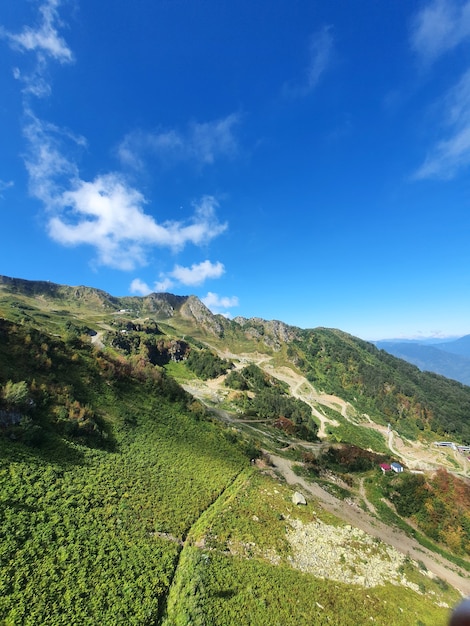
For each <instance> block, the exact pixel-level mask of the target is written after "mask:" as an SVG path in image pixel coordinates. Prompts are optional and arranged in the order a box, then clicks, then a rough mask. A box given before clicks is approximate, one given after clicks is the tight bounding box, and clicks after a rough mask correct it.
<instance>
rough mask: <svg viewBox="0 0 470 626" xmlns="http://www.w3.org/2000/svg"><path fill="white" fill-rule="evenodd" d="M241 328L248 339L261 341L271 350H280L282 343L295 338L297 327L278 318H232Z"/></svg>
mask: <svg viewBox="0 0 470 626" xmlns="http://www.w3.org/2000/svg"><path fill="white" fill-rule="evenodd" d="M233 321H234V322H235V323H237V324H239V326H241V327H242V328H243V331H244V333H245V335H246V337H247V338H248V339H255V340H257V341H262V342H263V343H265V344H266V345H267V346H268V347H270V348H272V349H273V350H280V349H281V346H282V344H284V343H289V342H290V341H292V340H293V339H295V337H296V335H297V329H296V328H295V326H289V325H288V324H284V322H280V321H278V320H270V321H267V320H263V319H261V318H260V317H250V318H249V319H247V318H245V317H236V318H235V319H234V320H233Z"/></svg>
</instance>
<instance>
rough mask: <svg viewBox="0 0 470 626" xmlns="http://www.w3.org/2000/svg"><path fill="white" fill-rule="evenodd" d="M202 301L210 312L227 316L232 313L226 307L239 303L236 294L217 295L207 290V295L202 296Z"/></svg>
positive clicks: (235, 305) (229, 307)
mask: <svg viewBox="0 0 470 626" xmlns="http://www.w3.org/2000/svg"><path fill="white" fill-rule="evenodd" d="M202 302H203V303H204V304H205V305H206V307H207V308H208V309H210V310H211V311H212V313H218V314H219V315H223V316H224V317H228V318H230V317H231V316H232V315H231V313H230V312H229V311H227V310H226V309H231V308H233V307H237V306H238V304H239V301H238V298H237V296H219V295H218V294H216V293H213V292H212V291H209V292H208V293H207V296H205V297H204V298H202Z"/></svg>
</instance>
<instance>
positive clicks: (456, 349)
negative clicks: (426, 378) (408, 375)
mask: <svg viewBox="0 0 470 626" xmlns="http://www.w3.org/2000/svg"><path fill="white" fill-rule="evenodd" d="M428 342H429V340H428V339H427V340H423V341H421V340H416V341H410V340H408V341H403V340H392V339H388V340H384V341H375V342H374V344H375V345H376V346H377V348H380V349H382V350H385V351H386V352H388V353H389V354H393V356H396V357H398V358H400V359H404V360H405V361H408V362H409V363H412V364H413V365H416V366H417V367H419V369H420V370H422V371H427V372H434V373H436V374H441V375H442V376H445V377H446V378H452V379H454V380H457V381H459V382H461V383H463V384H464V385H470V335H465V336H463V337H460V338H459V339H455V340H452V341H444V342H442V341H441V342H439V343H437V342H436V343H428Z"/></svg>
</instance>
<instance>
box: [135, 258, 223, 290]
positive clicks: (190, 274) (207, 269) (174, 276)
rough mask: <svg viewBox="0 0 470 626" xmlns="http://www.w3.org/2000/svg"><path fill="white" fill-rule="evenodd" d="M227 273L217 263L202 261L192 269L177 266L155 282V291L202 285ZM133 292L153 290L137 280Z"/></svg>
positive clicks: (192, 266) (161, 275) (163, 273)
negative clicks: (178, 286)
mask: <svg viewBox="0 0 470 626" xmlns="http://www.w3.org/2000/svg"><path fill="white" fill-rule="evenodd" d="M224 273H225V267H224V265H223V263H220V261H217V262H216V263H212V262H211V261H208V260H206V261H202V262H201V263H193V264H192V265H191V266H190V267H184V266H183V265H175V266H174V268H173V270H171V271H170V272H166V273H165V272H162V273H161V274H160V277H159V280H157V281H155V283H154V285H153V290H154V291H157V292H161V291H168V290H169V289H172V288H173V287H174V286H175V285H177V284H179V285H185V286H187V287H189V286H191V287H193V286H196V285H202V284H203V283H204V282H205V281H206V280H208V279H215V278H220V277H221V276H222V275H223V274H224ZM131 291H132V292H133V293H144V292H145V293H150V291H151V288H150V287H149V286H148V285H147V284H146V283H144V282H143V281H141V280H140V279H139V278H136V279H135V280H134V281H132V283H131Z"/></svg>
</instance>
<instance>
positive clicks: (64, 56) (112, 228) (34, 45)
mask: <svg viewBox="0 0 470 626" xmlns="http://www.w3.org/2000/svg"><path fill="white" fill-rule="evenodd" d="M60 4H61V0H44V1H43V2H42V4H41V5H40V7H39V11H40V15H41V20H40V23H39V25H38V26H37V27H35V28H32V27H25V28H24V29H23V31H22V32H21V33H19V34H12V33H9V32H6V31H2V32H1V33H0V36H3V37H4V38H6V39H7V40H8V41H9V42H10V44H11V45H12V46H13V47H15V48H16V49H18V50H19V51H21V52H32V53H34V54H35V55H36V69H35V70H34V72H33V74H32V75H29V76H25V77H23V76H22V74H21V71H20V69H18V68H16V69H15V70H14V74H15V76H17V77H18V78H20V79H21V80H23V81H24V83H25V85H26V87H25V89H24V100H23V104H24V114H25V119H26V123H25V126H24V129H23V132H24V135H25V137H26V140H27V142H28V151H27V154H26V157H25V165H26V168H27V170H28V173H29V179H30V191H31V193H32V195H34V196H35V197H36V198H38V199H39V200H41V201H42V202H43V203H44V206H45V208H46V210H47V213H48V222H47V223H48V233H49V235H50V237H51V238H52V239H54V240H55V241H57V242H59V243H61V244H62V245H67V246H77V245H89V246H92V247H93V248H94V249H95V251H96V254H97V261H98V263H99V264H102V265H107V266H109V267H114V268H118V269H122V270H130V269H133V268H135V267H136V266H139V265H145V264H146V263H147V256H148V253H149V250H151V249H152V248H154V247H166V248H170V249H171V250H173V251H178V250H181V249H183V248H184V247H185V246H186V245H187V244H193V245H196V246H199V245H204V244H207V243H208V242H209V241H211V239H213V238H214V237H217V236H218V235H220V234H221V233H222V232H224V230H225V229H226V227H227V226H226V224H224V223H221V222H219V220H218V219H217V217H216V209H217V207H218V202H217V200H216V199H215V198H214V197H213V196H209V195H207V196H203V197H202V198H201V199H200V200H199V201H198V202H197V203H194V204H193V209H194V210H193V214H192V216H191V217H190V218H189V219H187V220H186V221H184V222H183V221H176V220H165V221H162V222H160V223H159V222H157V221H156V219H155V218H154V217H153V216H152V215H149V214H148V213H146V212H145V210H144V209H145V207H146V206H147V204H148V203H147V200H146V199H145V197H144V196H143V194H142V193H141V192H140V191H139V190H138V189H136V188H134V187H133V186H131V185H130V184H129V183H128V181H127V179H126V177H125V176H124V175H122V174H120V173H118V172H109V173H107V174H102V175H99V176H96V177H95V178H94V179H93V180H83V179H82V178H81V177H80V173H79V170H78V167H77V165H76V159H77V154H76V152H77V151H80V150H81V149H82V148H83V146H85V145H86V141H85V139H84V138H83V137H80V136H76V135H74V134H73V133H72V132H70V131H68V130H66V129H62V128H59V127H57V126H55V125H53V124H50V123H47V122H44V121H41V120H39V119H38V118H37V117H36V116H35V115H34V113H33V111H32V108H31V106H30V103H29V98H27V96H29V95H31V93H33V94H35V95H45V94H46V93H49V91H50V89H49V85H48V82H47V78H46V75H47V66H48V62H49V61H50V60H54V61H59V62H60V63H67V62H71V61H72V60H73V55H72V52H71V51H70V49H69V48H68V46H67V44H66V42H65V41H64V39H63V38H62V37H61V36H60V35H59V33H58V30H57V27H58V26H62V23H61V22H60V19H59V16H58V11H57V9H58V7H59V6H60ZM235 123H236V116H232V117H231V116H229V117H228V118H225V119H224V120H218V121H216V122H212V123H209V124H206V125H204V124H202V125H201V124H195V125H193V127H192V128H191V132H190V134H189V138H190V141H189V146H188V145H187V146H185V147H184V150H186V151H187V150H192V151H193V153H194V154H195V155H196V156H197V158H199V159H202V160H203V161H204V162H210V160H211V159H212V158H215V156H216V155H217V154H221V153H228V152H229V151H230V150H231V149H232V148H233V146H234V139H233V135H232V131H231V129H232V127H233V125H234V124H235ZM154 140H156V141H157V142H158V141H159V142H160V144H161V146H163V147H165V146H170V148H169V149H171V150H173V149H175V146H176V144H177V139H175V137H173V136H172V135H171V134H170V135H169V134H167V136H166V137H160V138H158V137H157V138H154ZM165 149H166V148H165ZM188 276H196V269H195V270H194V273H193V274H189V275H188ZM136 285H137V288H139V284H138V283H136ZM140 287H142V284H140Z"/></svg>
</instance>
